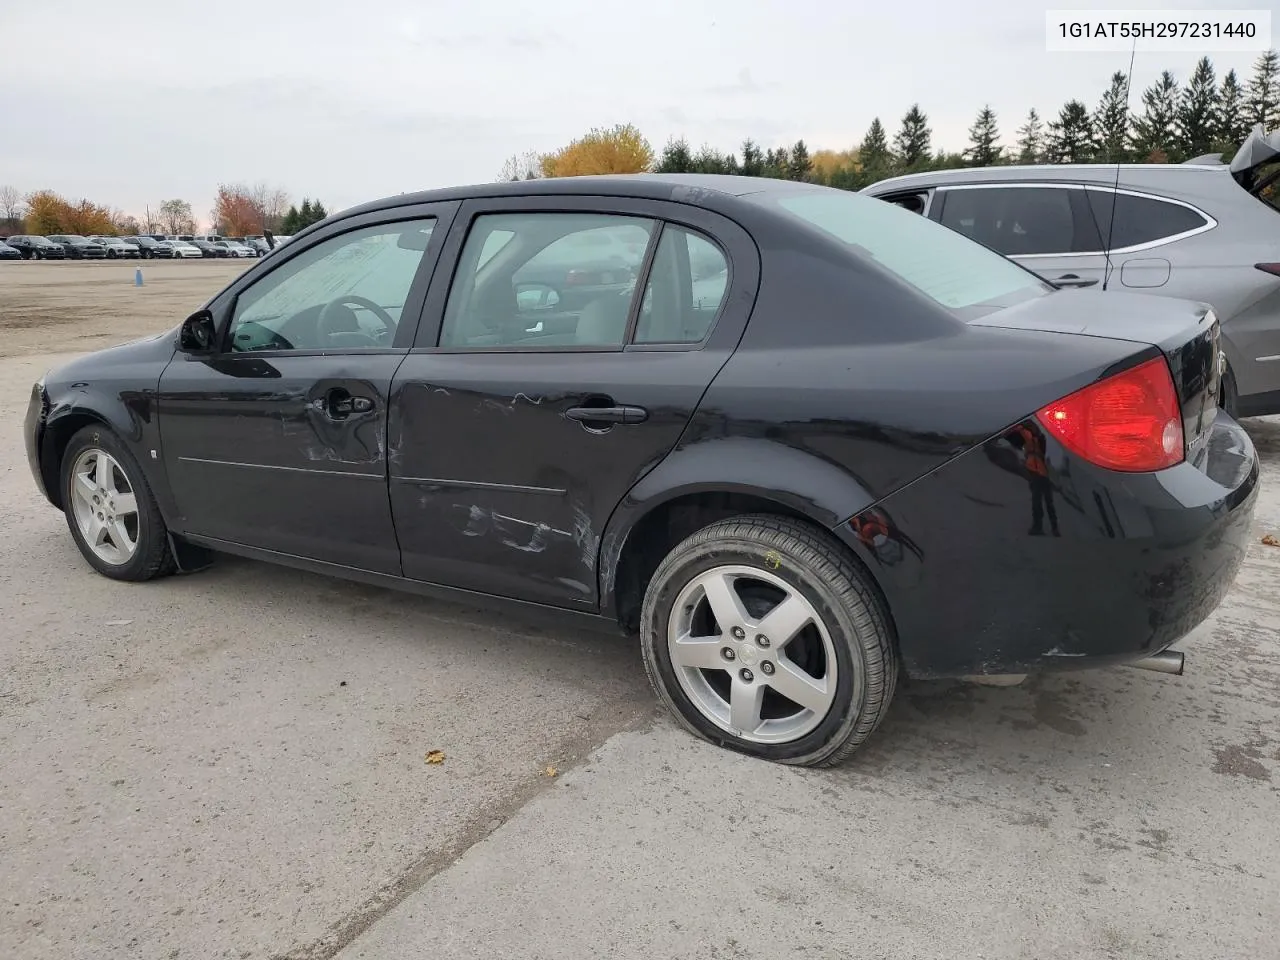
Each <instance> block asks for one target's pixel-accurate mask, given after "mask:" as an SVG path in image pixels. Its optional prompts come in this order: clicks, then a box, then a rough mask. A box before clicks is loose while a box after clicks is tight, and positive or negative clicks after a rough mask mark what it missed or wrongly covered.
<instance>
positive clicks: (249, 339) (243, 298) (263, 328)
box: [229, 219, 435, 352]
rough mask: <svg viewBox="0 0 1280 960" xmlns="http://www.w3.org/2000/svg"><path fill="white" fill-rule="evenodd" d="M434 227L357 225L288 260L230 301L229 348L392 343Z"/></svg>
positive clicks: (426, 223) (428, 222)
mask: <svg viewBox="0 0 1280 960" xmlns="http://www.w3.org/2000/svg"><path fill="white" fill-rule="evenodd" d="M434 225H435V220H434V219H421V220H407V221H400V222H397V223H384V224H378V225H376V226H372V227H363V228H361V229H359V230H352V231H351V232H349V233H344V234H340V235H339V236H336V237H331V238H329V239H328V240H324V241H322V242H321V243H318V244H316V245H315V246H314V247H311V248H310V249H308V250H306V251H304V252H303V253H301V254H299V255H298V256H296V257H293V258H292V259H290V260H289V261H287V262H286V263H284V264H283V265H282V266H281V267H279V268H278V269H276V270H273V271H272V272H271V273H269V274H267V275H266V276H265V277H263V278H262V279H261V280H259V281H258V282H256V283H255V284H253V285H252V286H250V287H249V288H247V289H246V290H245V291H244V292H242V293H241V294H240V296H239V297H238V298H237V299H236V305H235V313H234V315H233V316H232V319H231V330H230V341H229V342H230V349H231V350H232V351H233V352H240V351H249V350H332V349H341V348H344V347H346V348H352V347H389V346H391V345H392V343H393V342H394V340H395V332H396V328H397V327H398V326H399V323H400V319H401V317H400V314H401V311H402V310H403V308H404V304H405V300H406V299H407V298H408V296H409V288H410V287H411V286H412V284H413V278H414V276H415V275H416V274H417V272H418V268H419V267H420V266H421V264H422V258H423V256H424V255H425V253H426V249H427V241H428V240H429V239H430V237H431V231H432V228H433V227H434Z"/></svg>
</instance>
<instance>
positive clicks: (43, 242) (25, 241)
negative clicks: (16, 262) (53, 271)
mask: <svg viewBox="0 0 1280 960" xmlns="http://www.w3.org/2000/svg"><path fill="white" fill-rule="evenodd" d="M5 243H7V244H9V246H11V247H13V248H14V249H15V250H17V251H18V253H19V254H21V255H22V259H23V260H65V259H66V258H67V252H66V250H64V249H63V247H62V244H60V243H54V242H53V241H52V240H50V239H49V238H48V237H31V236H17V237H10V238H9V239H7V240H6V241H5Z"/></svg>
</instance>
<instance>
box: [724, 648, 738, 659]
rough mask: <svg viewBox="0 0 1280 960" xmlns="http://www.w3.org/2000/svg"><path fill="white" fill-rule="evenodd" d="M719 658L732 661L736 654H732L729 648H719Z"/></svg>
mask: <svg viewBox="0 0 1280 960" xmlns="http://www.w3.org/2000/svg"><path fill="white" fill-rule="evenodd" d="M720 656H722V657H724V658H725V659H726V660H732V659H733V658H734V657H735V656H737V654H735V653H734V652H733V649H732V648H730V647H721V648H720Z"/></svg>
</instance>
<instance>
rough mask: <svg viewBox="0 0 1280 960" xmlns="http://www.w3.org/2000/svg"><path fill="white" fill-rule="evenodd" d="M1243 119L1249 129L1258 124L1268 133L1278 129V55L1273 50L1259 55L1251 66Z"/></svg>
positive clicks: (1279, 96) (1279, 58) (1279, 94)
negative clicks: (1251, 75)
mask: <svg viewBox="0 0 1280 960" xmlns="http://www.w3.org/2000/svg"><path fill="white" fill-rule="evenodd" d="M1245 119H1246V120H1247V121H1248V123H1249V127H1250V128H1251V129H1252V128H1253V127H1254V126H1256V125H1257V124H1259V123H1260V124H1262V127H1263V129H1264V130H1268V131H1269V130H1273V129H1275V128H1276V127H1280V53H1277V52H1276V51H1275V50H1268V51H1267V52H1266V53H1263V54H1259V55H1258V60H1257V62H1256V63H1255V64H1254V65H1253V78H1252V79H1251V80H1250V81H1249V102H1248V104H1247V106H1246V107H1245Z"/></svg>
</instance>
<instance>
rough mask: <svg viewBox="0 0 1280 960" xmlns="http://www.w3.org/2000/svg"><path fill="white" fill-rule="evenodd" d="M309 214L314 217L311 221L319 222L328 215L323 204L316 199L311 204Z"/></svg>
mask: <svg viewBox="0 0 1280 960" xmlns="http://www.w3.org/2000/svg"><path fill="white" fill-rule="evenodd" d="M311 216H312V217H314V218H315V219H314V220H313V221H312V222H313V223H319V222H320V221H321V220H323V219H324V218H325V217H327V216H329V211H328V210H326V209H325V208H324V204H323V203H321V202H320V201H319V200H317V201H316V202H315V203H313V204H312V205H311Z"/></svg>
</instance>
